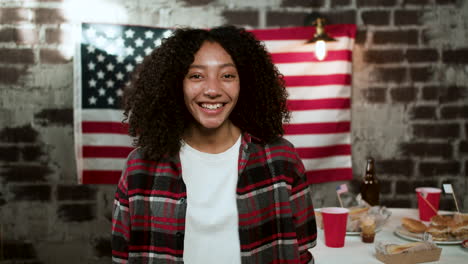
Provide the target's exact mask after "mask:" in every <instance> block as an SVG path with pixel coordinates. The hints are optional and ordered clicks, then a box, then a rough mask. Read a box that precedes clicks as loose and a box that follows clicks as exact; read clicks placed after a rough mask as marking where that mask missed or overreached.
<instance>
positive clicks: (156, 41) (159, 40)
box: [154, 38, 161, 47]
mask: <svg viewBox="0 0 468 264" xmlns="http://www.w3.org/2000/svg"><path fill="white" fill-rule="evenodd" d="M159 45H161V39H159V38H158V39H156V40H155V41H154V46H155V47H158V46H159Z"/></svg>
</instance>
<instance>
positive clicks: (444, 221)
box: [431, 215, 454, 226]
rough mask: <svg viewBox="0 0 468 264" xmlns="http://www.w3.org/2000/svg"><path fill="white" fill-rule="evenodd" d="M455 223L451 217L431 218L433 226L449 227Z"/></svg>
mask: <svg viewBox="0 0 468 264" xmlns="http://www.w3.org/2000/svg"><path fill="white" fill-rule="evenodd" d="M453 222H454V219H453V217H452V216H451V215H434V216H433V217H431V226H449V225H450V224H452V223H453Z"/></svg>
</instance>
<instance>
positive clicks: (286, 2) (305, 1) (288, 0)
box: [281, 0, 325, 7]
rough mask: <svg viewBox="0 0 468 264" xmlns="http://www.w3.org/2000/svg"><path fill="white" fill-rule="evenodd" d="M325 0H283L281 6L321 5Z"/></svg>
mask: <svg viewBox="0 0 468 264" xmlns="http://www.w3.org/2000/svg"><path fill="white" fill-rule="evenodd" d="M324 4H325V0H314V1H310V0H283V3H282V4H281V6H284V7H295V6H298V7H323V5H324Z"/></svg>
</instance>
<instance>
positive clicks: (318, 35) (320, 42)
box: [307, 17, 336, 61]
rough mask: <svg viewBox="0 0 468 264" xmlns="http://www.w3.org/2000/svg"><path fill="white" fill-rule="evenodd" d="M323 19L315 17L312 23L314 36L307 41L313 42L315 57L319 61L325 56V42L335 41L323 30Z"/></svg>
mask: <svg viewBox="0 0 468 264" xmlns="http://www.w3.org/2000/svg"><path fill="white" fill-rule="evenodd" d="M324 24H325V19H324V18H321V17H319V18H317V19H316V20H315V22H314V23H313V25H315V26H316V28H315V34H314V37H313V38H312V39H311V40H308V41H307V43H314V44H315V57H317V59H318V60H319V61H322V60H324V59H325V57H326V56H327V44H326V42H328V41H336V39H334V38H332V37H330V36H329V35H328V34H327V33H326V32H325V26H324Z"/></svg>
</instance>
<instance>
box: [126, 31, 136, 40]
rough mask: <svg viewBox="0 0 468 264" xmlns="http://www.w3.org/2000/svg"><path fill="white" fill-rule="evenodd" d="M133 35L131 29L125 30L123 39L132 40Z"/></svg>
mask: <svg viewBox="0 0 468 264" xmlns="http://www.w3.org/2000/svg"><path fill="white" fill-rule="evenodd" d="M134 34H135V31H133V30H131V29H127V30H126V31H125V37H126V38H133V35H134Z"/></svg>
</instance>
